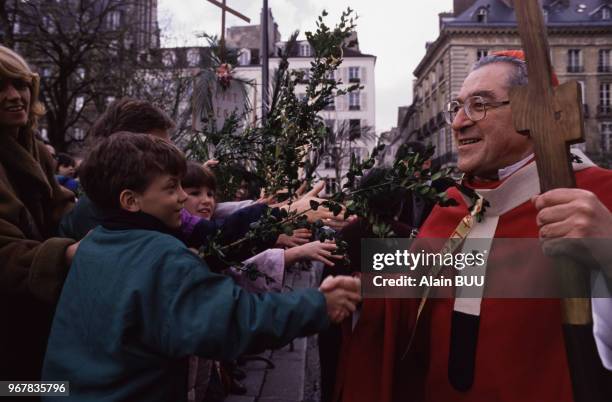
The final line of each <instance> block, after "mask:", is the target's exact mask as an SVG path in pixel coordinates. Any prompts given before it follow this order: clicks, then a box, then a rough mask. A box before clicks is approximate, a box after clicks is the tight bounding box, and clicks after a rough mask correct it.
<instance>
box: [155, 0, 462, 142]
mask: <svg viewBox="0 0 612 402" xmlns="http://www.w3.org/2000/svg"><path fill="white" fill-rule="evenodd" d="M452 3H453V0H428V1H401V2H399V1H396V0H351V1H338V0H332V1H330V0H327V1H324V0H268V5H269V7H271V8H272V14H273V15H274V19H275V21H276V22H277V23H278V26H279V30H280V32H281V37H282V39H283V40H286V39H287V38H288V37H289V35H290V34H291V32H293V31H294V30H299V31H300V32H301V35H300V36H301V37H302V38H304V32H305V31H308V30H314V29H315V19H316V17H317V16H318V15H319V14H320V13H321V11H322V10H323V9H326V10H327V11H328V12H329V14H330V15H329V16H328V17H327V23H328V25H335V23H336V22H337V21H338V18H339V16H340V13H341V12H342V10H345V9H346V8H347V7H348V6H349V5H350V7H351V8H352V9H354V10H355V12H356V13H357V15H358V16H359V19H358V20H357V32H358V34H359V48H360V49H361V51H362V52H364V53H369V54H373V55H375V56H377V62H376V126H377V127H376V131H377V132H379V133H380V132H382V131H386V130H388V129H390V128H391V127H392V126H395V125H396V122H397V108H398V106H402V105H409V104H410V102H411V101H412V79H413V75H412V72H413V71H414V68H415V67H416V66H417V64H418V63H419V61H420V60H421V58H422V57H423V56H424V54H425V42H427V41H433V40H435V39H436V38H437V36H438V13H440V12H443V11H450V10H452ZM158 4H159V10H158V12H159V24H160V28H161V29H162V36H164V39H163V41H162V45H163V46H187V45H206V42H205V41H202V40H198V39H197V38H196V37H195V34H196V33H198V32H206V33H208V34H210V35H219V34H220V31H221V11H220V9H219V8H218V7H216V6H214V5H213V4H211V3H209V2H207V1H206V0H180V1H177V0H159V3H158ZM227 4H228V6H230V7H232V8H234V9H236V10H238V11H240V12H241V13H242V14H244V15H246V16H247V17H249V18H251V23H253V24H257V23H259V15H260V10H261V7H262V1H252V0H227ZM234 25H246V23H245V22H243V21H242V20H240V19H239V18H237V17H234V16H233V15H231V14H228V15H227V26H234Z"/></svg>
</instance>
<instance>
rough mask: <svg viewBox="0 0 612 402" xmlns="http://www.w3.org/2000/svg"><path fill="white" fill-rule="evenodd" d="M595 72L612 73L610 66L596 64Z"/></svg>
mask: <svg viewBox="0 0 612 402" xmlns="http://www.w3.org/2000/svg"><path fill="white" fill-rule="evenodd" d="M597 72H598V73H612V66H603V65H601V64H600V65H599V66H597Z"/></svg>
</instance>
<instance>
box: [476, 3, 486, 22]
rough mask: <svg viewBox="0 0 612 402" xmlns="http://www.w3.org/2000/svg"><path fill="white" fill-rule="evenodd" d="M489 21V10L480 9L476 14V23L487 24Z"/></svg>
mask: <svg viewBox="0 0 612 402" xmlns="http://www.w3.org/2000/svg"><path fill="white" fill-rule="evenodd" d="M488 21H489V10H487V8H486V7H480V8H479V9H478V11H477V12H476V22H481V23H484V24H486V23H487V22H488Z"/></svg>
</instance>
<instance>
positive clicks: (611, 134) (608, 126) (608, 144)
mask: <svg viewBox="0 0 612 402" xmlns="http://www.w3.org/2000/svg"><path fill="white" fill-rule="evenodd" d="M600 133H601V149H602V150H603V151H605V152H610V151H612V123H610V122H606V123H601V127H600Z"/></svg>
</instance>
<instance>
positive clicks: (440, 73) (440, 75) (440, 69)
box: [438, 60, 444, 81]
mask: <svg viewBox="0 0 612 402" xmlns="http://www.w3.org/2000/svg"><path fill="white" fill-rule="evenodd" d="M438 78H439V80H440V81H442V80H443V79H444V60H441V61H440V64H438Z"/></svg>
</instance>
